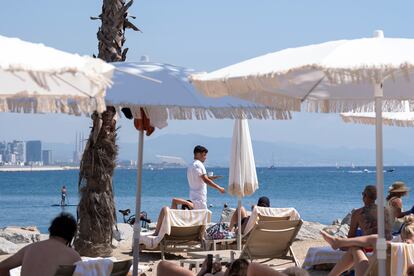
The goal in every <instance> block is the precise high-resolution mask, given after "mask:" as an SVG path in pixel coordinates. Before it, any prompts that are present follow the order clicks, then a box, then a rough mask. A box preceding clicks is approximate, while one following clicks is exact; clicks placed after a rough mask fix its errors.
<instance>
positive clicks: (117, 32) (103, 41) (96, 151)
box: [74, 0, 139, 257]
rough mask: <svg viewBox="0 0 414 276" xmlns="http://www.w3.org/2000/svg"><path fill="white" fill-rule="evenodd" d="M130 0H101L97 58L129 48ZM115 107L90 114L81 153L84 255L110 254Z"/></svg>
mask: <svg viewBox="0 0 414 276" xmlns="http://www.w3.org/2000/svg"><path fill="white" fill-rule="evenodd" d="M132 3H133V2H132V0H131V1H129V2H128V3H127V4H125V1H124V0H103V5H102V13H101V14H100V15H99V17H98V18H92V19H100V20H101V21H102V25H101V27H100V28H99V30H98V33H97V37H98V40H99V44H98V48H99V54H98V57H99V58H101V59H103V60H105V61H108V62H113V61H124V60H125V58H126V53H127V51H128V48H125V49H123V45H124V42H125V29H127V28H131V29H134V30H136V31H139V30H138V28H137V27H135V26H134V25H133V24H132V23H130V22H129V21H128V13H127V10H128V8H129V7H130V6H131V5H132ZM115 115H116V111H115V108H113V107H107V110H106V111H105V112H103V113H102V114H99V113H97V112H95V113H94V114H93V115H92V122H93V126H92V130H91V133H90V135H89V139H88V142H87V145H86V147H85V151H84V153H83V156H82V160H81V164H80V172H79V193H80V202H79V205H78V225H79V230H78V235H77V237H76V239H75V242H74V245H75V248H76V250H77V251H78V252H79V253H80V254H81V255H83V256H90V257H97V256H101V257H104V256H110V255H111V253H112V237H113V228H114V225H116V211H115V210H116V209H115V201H114V194H113V186H112V175H113V172H114V169H115V167H116V157H117V153H118V147H117V145H116V143H115V142H116V120H115V119H114V117H115Z"/></svg>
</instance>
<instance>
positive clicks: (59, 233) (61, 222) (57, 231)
mask: <svg viewBox="0 0 414 276" xmlns="http://www.w3.org/2000/svg"><path fill="white" fill-rule="evenodd" d="M77 227H78V226H77V223H76V220H75V218H74V217H73V216H72V215H71V214H69V213H64V212H62V213H60V214H59V215H58V216H57V217H55V218H54V219H53V220H52V224H51V225H50V227H49V234H50V236H51V237H61V238H63V239H65V240H66V241H67V243H68V244H69V243H70V242H71V241H72V239H73V237H74V236H75V234H76V230H77Z"/></svg>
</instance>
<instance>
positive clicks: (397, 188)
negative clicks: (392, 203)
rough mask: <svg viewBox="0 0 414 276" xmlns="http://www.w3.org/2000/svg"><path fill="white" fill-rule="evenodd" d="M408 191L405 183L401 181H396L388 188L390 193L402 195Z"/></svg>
mask: <svg viewBox="0 0 414 276" xmlns="http://www.w3.org/2000/svg"><path fill="white" fill-rule="evenodd" d="M409 190H410V189H408V188H407V186H405V183H404V182H402V181H396V182H394V184H392V186H390V188H389V192H390V193H404V192H408V191H409Z"/></svg>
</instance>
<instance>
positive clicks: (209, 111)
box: [107, 102, 292, 120]
mask: <svg viewBox="0 0 414 276" xmlns="http://www.w3.org/2000/svg"><path fill="white" fill-rule="evenodd" d="M107 105H112V104H111V103H109V102H107ZM115 107H116V108H117V110H118V113H119V114H122V112H120V110H121V109H122V108H123V107H129V108H130V109H131V112H132V114H133V115H134V118H140V108H144V110H145V112H146V114H147V115H148V116H149V117H150V118H151V114H150V110H151V109H154V110H156V111H158V112H159V113H164V116H165V119H170V120H192V119H196V120H207V119H210V118H213V119H263V120H290V119H291V118H292V114H291V112H289V111H282V110H278V109H275V108H270V107H269V108H261V107H258V108H243V107H240V108H238V107H225V108H199V107H178V106H162V107H161V106H131V105H128V104H125V105H122V104H121V105H115Z"/></svg>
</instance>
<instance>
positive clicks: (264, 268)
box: [247, 263, 285, 276]
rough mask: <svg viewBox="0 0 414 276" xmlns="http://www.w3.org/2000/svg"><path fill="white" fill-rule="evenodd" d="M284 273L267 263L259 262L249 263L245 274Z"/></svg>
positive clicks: (268, 274)
mask: <svg viewBox="0 0 414 276" xmlns="http://www.w3.org/2000/svg"><path fill="white" fill-rule="evenodd" d="M282 275H285V274H283V273H280V272H278V271H276V270H274V269H272V268H270V267H269V266H268V265H265V264H259V263H250V264H249V267H248V268H247V276H282Z"/></svg>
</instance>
